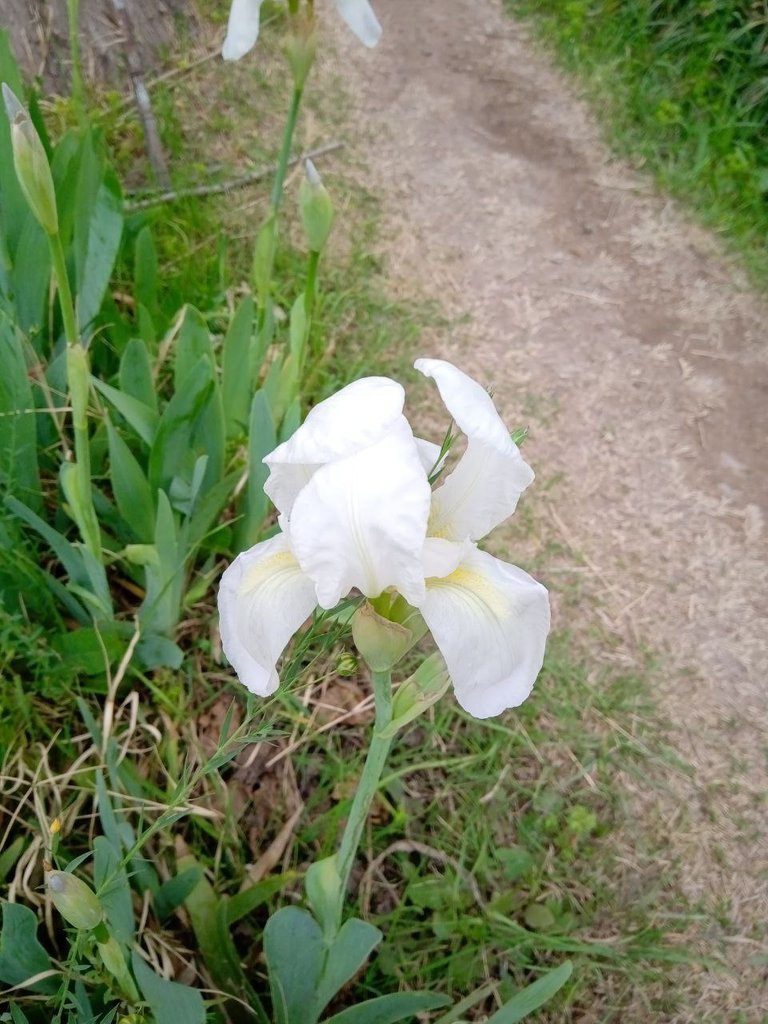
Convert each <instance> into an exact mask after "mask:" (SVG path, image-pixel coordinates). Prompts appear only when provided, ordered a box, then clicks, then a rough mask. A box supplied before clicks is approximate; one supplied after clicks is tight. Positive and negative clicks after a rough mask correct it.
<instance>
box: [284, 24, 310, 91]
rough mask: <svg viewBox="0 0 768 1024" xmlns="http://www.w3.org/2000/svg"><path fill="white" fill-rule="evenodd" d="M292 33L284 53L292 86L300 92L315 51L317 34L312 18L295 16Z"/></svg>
mask: <svg viewBox="0 0 768 1024" xmlns="http://www.w3.org/2000/svg"><path fill="white" fill-rule="evenodd" d="M291 21H292V23H293V33H292V34H291V37H290V39H289V40H288V42H287V44H286V47H285V52H286V55H287V57H288V63H289V64H290V66H291V71H292V72H293V86H294V88H295V89H296V91H297V92H301V91H302V89H303V88H304V84H305V83H306V81H307V77H308V75H309V72H310V69H311V67H312V63H313V61H314V59H315V52H316V50H317V32H315V25H314V20H313V18H311V17H309V16H304V17H302V16H301V15H296V16H295V17H293V18H292V19H291Z"/></svg>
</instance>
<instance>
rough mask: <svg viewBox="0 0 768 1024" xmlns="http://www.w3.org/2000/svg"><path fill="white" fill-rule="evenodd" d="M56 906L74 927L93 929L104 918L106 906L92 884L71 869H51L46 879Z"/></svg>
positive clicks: (83, 929)
mask: <svg viewBox="0 0 768 1024" xmlns="http://www.w3.org/2000/svg"><path fill="white" fill-rule="evenodd" d="M46 882H47V884H48V892H49V894H50V897H51V901H52V902H53V905H54V907H56V909H57V910H58V912H59V913H60V914H61V916H62V917H63V918H64V920H65V921H66V922H67V923H68V924H71V925H72V927H73V928H79V929H80V930H82V931H91V930H92V929H93V928H95V927H96V926H97V925H99V924H101V922H102V920H103V919H104V908H103V907H102V905H101V902H100V900H99V898H98V896H97V895H96V893H95V892H94V891H93V889H91V888H90V886H88V885H86V884H85V882H83V881H81V880H80V879H79V878H78V877H77V875H73V874H72V873H71V872H69V871H51V872H50V873H49V874H48V877H47V879H46Z"/></svg>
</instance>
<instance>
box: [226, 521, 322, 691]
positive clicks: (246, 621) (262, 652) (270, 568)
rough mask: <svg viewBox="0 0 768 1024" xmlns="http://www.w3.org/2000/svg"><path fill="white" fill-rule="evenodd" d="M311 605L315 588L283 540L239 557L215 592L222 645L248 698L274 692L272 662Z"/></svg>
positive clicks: (265, 543)
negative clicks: (254, 694) (250, 695)
mask: <svg viewBox="0 0 768 1024" xmlns="http://www.w3.org/2000/svg"><path fill="white" fill-rule="evenodd" d="M316 604H317V601H316V598H315V588H314V584H313V583H312V580H310V579H309V577H308V576H305V575H304V573H303V572H302V571H301V569H300V568H299V564H298V562H297V561H296V558H295V556H294V555H293V553H292V552H291V549H290V546H289V543H288V539H287V537H286V536H285V534H282V533H281V534H278V535H277V536H276V537H271V538H270V539H269V540H265V541H262V542H261V543H260V544H256V545H255V547H252V548H250V550H248V551H244V552H243V553H242V554H241V555H238V557H237V558H236V559H235V561H234V562H233V563H232V564H231V565H230V566H229V568H228V569H227V570H226V572H225V573H224V575H223V576H222V578H221V584H220V586H219V624H220V628H221V643H222V647H223V648H224V653H225V654H226V656H227V658H228V659H229V662H230V664H231V665H232V667H233V668H234V670H235V672H237V675H238V677H239V679H240V682H241V683H243V684H244V685H245V686H247V687H248V689H249V690H251V691H252V692H253V693H256V694H258V695H259V696H260V697H266V696H268V695H269V694H270V693H274V692H275V690H276V689H277V687H278V683H279V679H278V675H277V671H276V669H275V665H276V664H277V659H278V658H279V657H280V655H281V654H282V652H283V650H284V648H285V646H286V644H287V643H288V641H289V640H290V639H291V637H292V636H293V634H294V633H295V632H296V630H297V629H298V628H299V626H301V624H302V622H304V620H305V619H306V618H307V616H308V615H310V614H311V612H312V610H313V609H314V608H315V606H316Z"/></svg>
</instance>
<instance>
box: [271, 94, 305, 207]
mask: <svg viewBox="0 0 768 1024" xmlns="http://www.w3.org/2000/svg"><path fill="white" fill-rule="evenodd" d="M302 93H303V90H302V89H294V90H293V96H292V97H291V109H290V110H289V111H288V119H287V121H286V122H285V129H284V130H283V143H282V147H281V149H280V156H279V157H278V160H277V170H276V171H275V180H274V182H273V184H272V196H271V199H270V209H271V210H272V213H277V211H278V210H279V209H280V201H281V200H282V198H283V185H284V184H285V175H286V174H287V172H288V161H289V160H290V158H291V149H292V148H293V135H294V132H295V131H296V122H297V120H298V117H299V107H300V106H301V97H302Z"/></svg>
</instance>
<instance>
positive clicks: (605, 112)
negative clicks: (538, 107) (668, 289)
mask: <svg viewBox="0 0 768 1024" xmlns="http://www.w3.org/2000/svg"><path fill="white" fill-rule="evenodd" d="M505 2H506V5H507V8H508V9H509V11H510V13H512V14H515V15H518V16H520V17H526V18H530V19H531V20H532V23H533V26H534V28H535V30H536V32H537V34H538V35H540V36H541V38H542V39H543V40H544V41H545V42H546V43H547V44H549V45H550V46H552V47H554V48H555V50H556V52H557V54H558V56H559V57H560V59H561V61H562V62H563V64H564V65H565V66H566V67H567V68H568V70H570V71H572V72H574V73H575V74H576V75H577V77H578V78H579V79H580V80H581V81H582V82H583V83H584V86H585V89H586V93H587V96H588V97H589V99H590V100H592V102H593V103H594V105H595V106H596V108H597V110H598V111H599V113H600V114H601V116H602V118H603V120H604V122H605V125H606V131H607V133H608V136H609V138H610V140H611V142H612V143H614V144H615V145H616V146H617V148H618V149H619V151H620V152H622V153H625V154H627V155H628V156H630V157H631V158H632V159H633V160H634V161H635V162H636V163H637V164H638V165H639V166H641V167H643V168H644V169H647V170H648V171H650V173H651V174H652V175H653V176H654V177H655V179H656V181H657V182H658V184H659V185H660V186H661V187H662V188H663V189H665V190H666V191H668V192H670V193H671V194H672V195H675V196H677V197H678V198H680V199H681V200H683V201H684V202H685V203H687V204H690V205H691V206H692V207H693V209H694V210H695V211H696V213H697V214H698V215H699V216H700V217H701V218H702V220H703V221H704V222H705V223H706V224H707V225H709V226H710V227H712V228H714V230H715V231H717V232H718V233H719V234H720V235H721V236H722V237H723V238H724V239H725V240H726V242H727V243H728V244H729V245H730V246H731V247H732V248H733V249H734V250H736V251H737V252H738V253H739V254H740V255H741V256H742V257H743V258H744V260H745V261H746V264H747V266H748V268H749V269H750V270H751V271H752V272H753V274H754V275H755V278H756V280H757V281H758V282H759V283H760V284H761V285H762V286H763V287H765V285H766V283H768V256H767V255H766V253H767V252H768V204H766V194H767V193H768V9H767V8H766V6H765V3H763V2H762V0H621V2H616V0H569V2H567V3H561V2H559V0H505Z"/></svg>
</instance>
